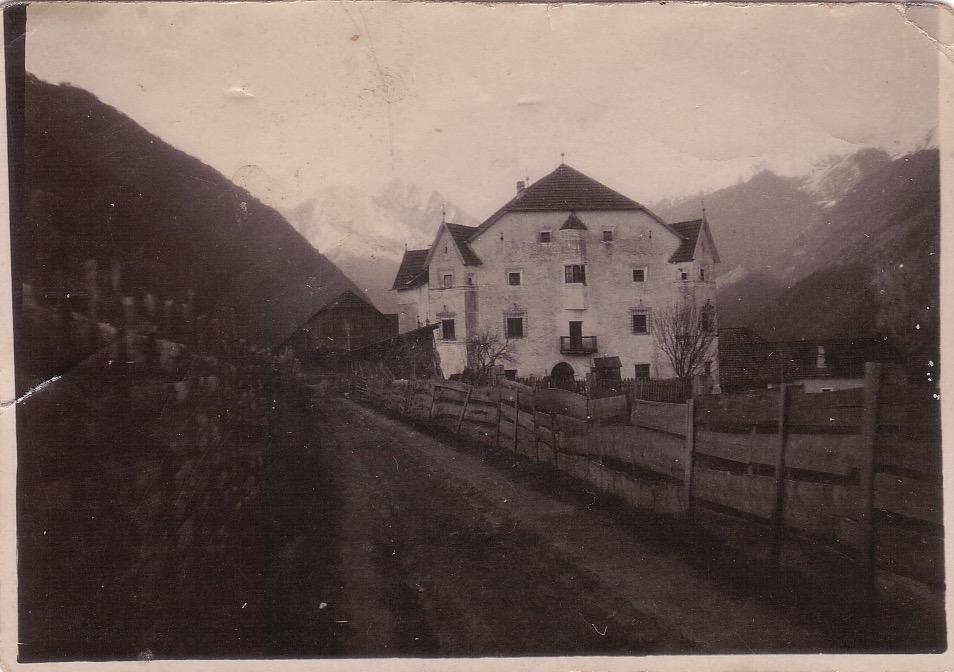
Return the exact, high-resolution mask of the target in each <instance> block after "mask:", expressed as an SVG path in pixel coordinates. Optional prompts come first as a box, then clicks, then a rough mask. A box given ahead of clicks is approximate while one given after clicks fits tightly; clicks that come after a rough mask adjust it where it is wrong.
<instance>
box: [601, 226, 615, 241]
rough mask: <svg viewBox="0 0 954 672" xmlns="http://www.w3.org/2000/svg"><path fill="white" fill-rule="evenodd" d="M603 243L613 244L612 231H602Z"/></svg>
mask: <svg viewBox="0 0 954 672" xmlns="http://www.w3.org/2000/svg"><path fill="white" fill-rule="evenodd" d="M603 242H604V243H612V242H613V229H603Z"/></svg>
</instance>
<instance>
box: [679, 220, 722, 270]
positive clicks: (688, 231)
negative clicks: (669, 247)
mask: <svg viewBox="0 0 954 672" xmlns="http://www.w3.org/2000/svg"><path fill="white" fill-rule="evenodd" d="M670 227H671V228H672V230H673V231H675V232H676V233H678V234H679V236H680V237H681V238H682V243H681V244H680V245H679V248H678V249H677V250H676V251H675V252H673V254H672V256H671V257H669V261H670V263H674V264H678V263H680V262H683V261H692V259H693V257H694V256H695V253H696V243H698V242H699V236H700V235H702V234H703V233H704V234H705V236H706V238H707V239H708V240H709V247H710V249H711V250H712V260H713V261H714V262H716V263H718V262H719V252H718V250H716V246H715V241H714V240H713V239H712V232H711V231H710V230H709V222H707V221H706V220H705V218H703V219H692V220H690V221H688V222H677V223H676V224H671V225H670Z"/></svg>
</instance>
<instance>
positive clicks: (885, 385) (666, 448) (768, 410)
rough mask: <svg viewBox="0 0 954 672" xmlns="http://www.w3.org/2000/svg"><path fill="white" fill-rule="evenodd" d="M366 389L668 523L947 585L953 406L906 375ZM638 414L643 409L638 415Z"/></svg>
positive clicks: (416, 384)
mask: <svg viewBox="0 0 954 672" xmlns="http://www.w3.org/2000/svg"><path fill="white" fill-rule="evenodd" d="M353 391H354V393H355V395H356V396H357V397H358V398H359V399H361V400H365V401H368V402H370V403H372V404H374V405H378V406H380V407H383V408H385V409H388V410H390V411H392V412H396V413H398V414H400V415H403V416H405V417H412V418H416V419H419V420H425V421H430V422H433V423H435V424H437V425H439V426H441V427H443V428H444V429H446V430H448V431H451V432H455V433H458V434H461V435H464V436H466V437H468V438H470V439H472V440H474V441H476V442H478V443H480V444H484V445H494V446H499V447H503V448H506V449H508V450H512V451H513V452H515V453H519V454H521V455H524V456H526V457H528V458H531V459H533V460H537V461H540V462H546V463H548V464H551V465H553V466H554V467H556V468H557V469H559V470H561V471H564V472H566V473H567V474H569V475H571V476H573V477H575V478H578V479H580V480H582V481H586V482H588V483H590V484H591V485H592V486H594V487H596V488H597V489H599V490H600V491H602V492H605V493H608V494H612V495H615V496H617V497H619V498H620V499H622V500H623V501H624V502H626V503H627V504H628V505H630V506H632V507H634V508H639V509H646V510H652V511H654V512H656V513H663V514H682V515H689V516H692V517H699V516H700V515H701V514H702V513H703V512H704V511H705V512H717V513H720V514H728V515H730V516H735V517H737V518H739V519H740V520H743V521H746V522H752V523H755V524H756V525H760V526H763V527H766V528H767V529H768V530H769V531H770V545H771V549H770V553H771V556H772V558H773V560H774V561H775V562H776V563H778V562H779V557H780V549H781V548H782V541H783V537H785V538H787V539H788V541H789V543H791V542H792V541H793V540H794V541H795V543H799V542H804V544H803V545H804V546H806V547H808V546H811V547H812V548H815V547H817V546H818V545H819V544H821V545H823V546H825V547H826V548H829V549H831V550H833V551H835V552H836V553H839V554H841V555H844V556H846V557H848V558H851V559H852V560H853V561H854V562H856V563H857V566H858V568H859V569H860V575H861V577H862V578H863V580H864V584H865V586H866V588H871V587H873V585H874V577H875V570H876V567H877V568H879V569H881V570H888V571H891V572H893V573H895V574H898V575H901V576H905V577H908V578H910V579H914V580H916V581H918V582H920V583H923V584H927V585H929V586H940V585H942V584H943V527H942V516H941V448H940V426H939V417H938V413H937V412H936V411H937V401H936V400H935V399H933V397H932V396H931V393H930V392H929V391H924V390H923V389H920V388H914V387H912V386H909V385H906V384H905V383H904V382H903V380H902V379H901V378H900V377H899V376H898V375H897V372H896V371H895V370H894V369H883V368H882V366H881V365H879V364H869V365H868V366H867V369H866V379H865V387H864V388H858V389H853V390H844V391H838V392H830V393H820V394H806V393H805V392H804V391H803V390H802V389H801V388H798V387H785V386H783V387H781V388H779V389H777V390H760V391H756V392H750V393H744V394H735V395H709V396H703V397H697V398H695V399H690V400H689V402H688V403H684V404H674V403H663V402H653V401H645V400H639V399H636V400H633V399H627V397H626V396H623V395H618V396H614V397H606V398H602V399H587V398H586V397H583V396H580V395H578V394H574V393H572V392H568V391H565V390H561V389H533V388H531V387H529V386H526V385H522V384H519V383H514V382H510V381H506V382H502V383H501V384H500V385H499V386H498V387H496V388H476V387H471V386H469V385H465V384H462V383H456V382H448V381H410V382H409V381H392V382H387V383H386V382H385V381H383V380H361V381H355V386H354V390H353ZM630 408H631V412H630Z"/></svg>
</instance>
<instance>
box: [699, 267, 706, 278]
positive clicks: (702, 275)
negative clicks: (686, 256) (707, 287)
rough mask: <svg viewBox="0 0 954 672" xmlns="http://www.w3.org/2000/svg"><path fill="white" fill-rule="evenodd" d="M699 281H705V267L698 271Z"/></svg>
mask: <svg viewBox="0 0 954 672" xmlns="http://www.w3.org/2000/svg"><path fill="white" fill-rule="evenodd" d="M699 279H700V280H705V279H706V269H705V267H703V268H700V269H699Z"/></svg>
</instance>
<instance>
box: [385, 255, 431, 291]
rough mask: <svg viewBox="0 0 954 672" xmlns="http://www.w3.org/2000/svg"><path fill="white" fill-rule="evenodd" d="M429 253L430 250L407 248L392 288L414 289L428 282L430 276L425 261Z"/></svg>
mask: <svg viewBox="0 0 954 672" xmlns="http://www.w3.org/2000/svg"><path fill="white" fill-rule="evenodd" d="M427 253H428V250H405V251H404V258H403V259H401V266H400V268H398V272H397V276H395V278H394V286H393V287H391V289H412V288H414V287H419V286H421V285H423V284H426V283H427V280H428V276H427V267H426V266H425V265H424V262H426V261H427Z"/></svg>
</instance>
